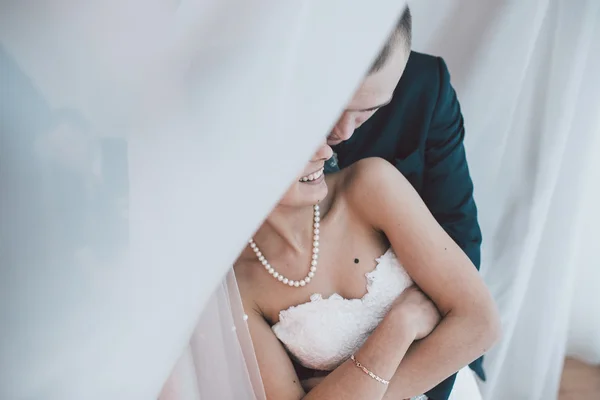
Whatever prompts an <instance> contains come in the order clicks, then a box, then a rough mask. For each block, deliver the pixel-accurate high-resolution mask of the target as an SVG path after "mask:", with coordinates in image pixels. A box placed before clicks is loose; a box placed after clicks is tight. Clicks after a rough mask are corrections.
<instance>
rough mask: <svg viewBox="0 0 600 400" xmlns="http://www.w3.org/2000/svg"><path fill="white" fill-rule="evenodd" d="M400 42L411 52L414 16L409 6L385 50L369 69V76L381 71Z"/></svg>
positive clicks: (405, 9)
mask: <svg viewBox="0 0 600 400" xmlns="http://www.w3.org/2000/svg"><path fill="white" fill-rule="evenodd" d="M399 41H402V42H403V44H404V46H406V48H407V50H410V48H411V42H412V16H411V14H410V9H409V8H408V6H406V7H404V11H403V12H402V15H401V16H400V19H399V20H398V21H397V22H396V26H395V27H394V31H393V32H392V34H391V35H390V37H389V38H388V40H387V42H386V43H385V45H384V46H383V49H381V52H380V53H379V55H378V56H377V58H376V59H375V62H374V63H373V64H372V65H371V68H370V69H369V75H370V74H373V73H375V72H377V71H379V70H380V69H381V68H382V67H383V66H384V65H385V63H386V61H387V59H388V58H389V56H390V53H391V52H392V50H393V49H394V46H395V45H396V44H397V43H398V42H399Z"/></svg>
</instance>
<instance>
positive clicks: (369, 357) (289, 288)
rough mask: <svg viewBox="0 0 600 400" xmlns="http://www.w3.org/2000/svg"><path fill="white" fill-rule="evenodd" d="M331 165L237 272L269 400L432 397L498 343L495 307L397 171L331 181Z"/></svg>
mask: <svg viewBox="0 0 600 400" xmlns="http://www.w3.org/2000/svg"><path fill="white" fill-rule="evenodd" d="M331 155H332V151H331V148H330V147H329V146H327V145H322V146H321V147H320V148H319V149H318V151H317V152H316V154H315V155H314V156H313V158H312V159H311V160H310V162H309V163H308V164H307V165H306V167H305V168H304V171H303V172H302V175H301V176H300V177H298V179H297V181H295V182H294V183H293V184H292V186H291V187H290V188H289V189H288V191H287V192H286V194H285V195H284V197H283V198H282V199H281V201H280V202H279V204H278V205H277V206H276V207H275V209H274V210H273V211H272V212H271V214H270V215H269V216H268V218H267V219H266V221H265V222H264V223H263V224H262V226H261V227H260V228H259V229H258V231H257V232H256V234H255V235H254V237H253V238H252V239H251V240H250V241H249V245H248V246H247V248H246V249H245V250H244V251H243V252H242V254H241V255H240V257H239V259H238V260H237V262H236V264H235V265H234V271H235V275H236V278H237V280H238V285H239V288H240V293H241V295H242V300H243V304H244V309H245V312H246V313H247V314H248V326H249V329H250V334H251V337H252V342H253V345H254V349H255V352H256V356H257V359H258V364H259V368H260V373H261V376H262V380H263V383H264V387H265V391H266V394H267V398H270V399H282V400H285V399H301V398H305V399H332V398H340V399H404V398H411V397H414V396H418V395H421V394H422V393H424V392H426V391H427V390H429V389H430V388H432V387H434V386H435V385H436V384H438V383H439V382H441V381H442V380H444V379H445V378H447V377H448V376H450V375H452V374H453V373H455V372H456V371H458V370H460V369H461V368H463V367H464V366H466V365H467V364H468V363H470V362H471V361H473V360H475V359H477V358H478V357H479V356H481V355H482V354H483V353H485V352H486V351H487V350H488V349H489V348H490V346H491V345H492V344H493V343H494V342H495V340H496V339H497V337H498V335H499V319H498V315H497V312H496V308H495V305H494V303H493V300H492V298H491V296H490V293H489V292H488V290H487V289H486V287H485V285H484V283H483V281H482V280H481V278H480V276H479V274H478V272H477V270H476V269H475V267H474V266H473V265H472V264H471V262H470V260H469V258H468V257H467V256H466V255H465V254H464V253H463V252H462V250H461V249H460V248H459V247H458V246H457V245H456V244H455V243H454V241H453V240H452V239H451V238H450V237H449V236H448V235H447V234H446V233H445V232H444V230H443V229H442V228H441V227H440V226H439V225H438V223H437V222H436V221H435V219H434V218H433V217H432V215H431V214H430V213H429V211H428V209H427V207H426V206H425V205H424V204H423V202H422V201H421V199H420V197H419V196H418V194H417V193H416V192H415V191H414V189H413V188H412V186H411V185H410V184H409V183H408V182H407V181H406V180H405V179H404V177H403V176H402V175H401V174H400V173H399V172H398V171H397V170H396V169H395V168H394V167H393V166H392V165H390V164H388V163H387V161H384V160H382V159H378V158H370V159H365V160H362V161H359V162H357V163H355V164H354V165H352V166H351V167H349V168H346V169H344V170H342V171H340V172H338V173H335V174H332V175H327V176H324V174H323V167H324V162H325V161H326V160H327V159H328V158H330V157H331ZM421 291H422V292H421ZM429 299H431V300H429ZM295 364H300V367H295ZM305 369H308V370H311V371H319V372H317V373H313V374H312V376H313V377H312V378H311V379H307V380H304V381H302V380H301V378H300V376H299V374H300V375H301V376H302V378H306V376H304V375H305V373H302V371H305ZM317 375H319V376H320V377H319V378H315V377H314V376H317ZM471 379H472V377H471ZM459 380H460V374H459ZM472 383H473V384H474V381H473V382H472ZM457 384H458V382H457ZM307 391H308V393H307ZM475 392H476V390H475ZM462 398H466V397H462ZM468 398H469V399H471V398H472V397H470V396H469V397H468Z"/></svg>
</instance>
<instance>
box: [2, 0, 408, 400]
mask: <svg viewBox="0 0 600 400" xmlns="http://www.w3.org/2000/svg"><path fill="white" fill-rule="evenodd" d="M403 5H404V2H403V1H399V2H398V1H391V0H386V1H379V2H377V3H375V4H367V3H365V2H361V3H354V4H348V3H347V2H345V1H338V0H336V1H327V2H321V1H314V0H304V1H298V2H281V1H263V2H246V1H233V0H228V1H222V0H220V1H217V0H204V1H187V0H185V1H175V0H174V1H170V0H150V1H148V0H143V1H142V0H128V1H113V0H111V1H105V2H102V3H98V4H91V3H89V2H83V3H82V2H73V1H69V0H59V1H52V2H50V1H48V2H39V3H37V4H36V7H35V8H31V7H29V5H28V4H25V3H20V2H8V3H3V4H2V5H0V38H1V47H0V56H1V57H2V58H1V61H2V64H1V65H0V67H1V70H0V79H1V81H0V83H1V84H2V90H1V92H2V103H1V104H2V108H1V117H2V129H1V131H0V134H1V135H2V136H1V140H0V152H1V153H0V163H1V164H0V174H2V175H1V177H2V180H1V181H0V196H1V200H2V202H1V205H2V210H1V217H2V220H1V223H2V226H1V231H0V239H1V240H2V242H1V245H2V248H0V257H2V258H1V260H0V265H1V266H2V269H1V276H0V327H1V328H0V329H1V332H2V334H0V354H1V355H2V357H0V371H1V372H2V373H1V375H0V398H2V399H10V400H12V399H43V400H55V399H56V400H58V399H60V400H66V399H90V400H94V399H107V398H110V399H127V400H136V399H140V400H147V399H152V398H156V396H157V395H158V392H159V390H160V388H161V386H162V384H163V382H164V380H165V379H166V377H167V376H168V374H169V372H170V371H171V369H172V367H173V365H174V364H175V361H176V360H177V359H178V357H179V355H180V354H181V352H182V351H183V350H184V348H185V347H186V344H187V343H188V342H189V339H190V336H191V334H192V331H193V330H194V327H195V326H196V323H197V320H198V317H199V315H200V314H201V311H202V309H203V306H204V305H205V304H206V302H207V301H208V299H209V297H210V295H211V293H212V292H213V290H214V289H215V288H216V287H217V285H218V284H219V282H220V281H221V280H222V279H223V277H224V276H225V272H226V270H227V269H228V267H229V266H230V265H231V264H232V262H233V261H234V259H235V258H236V256H237V254H238V252H239V250H240V249H241V248H242V246H243V245H244V244H245V243H246V240H247V238H248V237H250V235H251V233H252V231H253V230H254V229H255V228H256V227H257V226H258V224H259V222H260V221H261V219H262V218H263V217H264V216H265V215H266V214H267V213H268V211H269V209H270V208H271V207H272V206H273V205H274V204H275V203H276V201H277V199H278V197H279V196H280V195H281V194H282V193H283V191H284V189H285V188H286V187H287V185H288V183H289V180H290V177H292V176H294V175H295V173H296V172H297V170H299V169H300V168H301V167H302V165H303V164H304V162H305V160H306V159H308V157H309V156H310V154H311V152H312V150H313V149H314V148H315V146H316V145H317V143H318V142H319V140H322V138H323V134H324V132H327V131H328V130H329V127H330V126H331V124H332V123H333V121H335V119H336V116H337V115H338V114H339V112H340V110H341V109H342V108H343V105H344V104H345V103H346V102H347V100H348V99H349V98H350V97H351V94H352V92H353V89H354V87H355V86H356V85H357V84H358V82H359V81H360V78H361V77H362V75H363V74H364V71H365V70H367V69H368V66H369V65H370V62H371V60H372V59H373V58H374V56H375V55H376V53H377V51H378V47H379V44H380V43H382V42H383V41H384V39H385V38H386V37H387V35H388V33H389V31H390V29H391V27H392V26H393V24H394V22H395V21H394V20H395V19H396V16H397V15H399V14H400V11H401V10H402V7H403ZM356 26H361V29H360V30H357V29H355V27H356ZM59 109H63V110H64V109H67V110H64V111H65V112H62V111H61V112H58V110H59ZM119 165H120V167H119ZM124 176H125V177H128V178H129V179H128V184H126V185H124V184H123V182H121V181H119V178H123V177H124ZM123 186H126V187H127V189H126V190H124V189H123ZM221 329H225V328H224V327H223V326H221ZM215 367H216V366H215ZM201 372H202V373H205V371H201ZM226 372H227V371H226ZM228 372H232V374H231V375H229V376H227V379H228V382H229V383H231V384H232V385H235V384H236V382H238V381H240V380H242V379H243V377H238V376H237V375H235V374H233V372H235V369H231V370H230V371H228ZM203 376H204V377H206V376H207V375H206V374H204V375H203ZM196 378H198V379H199V380H200V379H201V378H202V377H201V376H198V377H196ZM209 378H210V376H209ZM238 378H239V379H240V380H238ZM192 388H193V385H192ZM200 392H201V391H200ZM220 394H223V393H217V394H215V395H212V396H211V395H208V396H204V397H205V398H206V397H208V398H225V397H223V396H220ZM230 394H231V398H236V399H237V398H239V396H238V395H239V393H237V392H235V391H233V392H231V393H230ZM247 394H248V396H249V397H251V394H250V393H247Z"/></svg>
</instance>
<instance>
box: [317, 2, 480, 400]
mask: <svg viewBox="0 0 600 400" xmlns="http://www.w3.org/2000/svg"><path fill="white" fill-rule="evenodd" d="M410 48H411V15H410V11H409V9H408V7H406V9H405V10H404V12H403V14H402V16H401V18H400V20H399V21H398V23H397V25H396V27H395V29H394V32H393V33H392V35H391V37H390V38H389V40H388V42H387V43H386V44H385V46H384V48H383V50H382V51H381V53H380V54H379V56H378V57H377V59H376V60H375V62H374V63H373V65H372V66H371V69H370V71H369V73H368V75H367V76H366V77H365V79H364V81H363V83H362V84H361V86H360V87H359V88H358V90H357V91H356V93H355V95H354V97H353V98H352V100H351V101H350V103H349V104H348V107H347V108H346V110H345V111H344V112H343V113H342V115H341V116H340V118H339V119H338V121H337V123H336V124H335V126H334V127H333V129H332V131H331V133H330V135H329V136H328V140H327V142H328V144H329V145H331V146H332V147H333V149H334V151H335V155H334V158H332V159H330V160H329V161H328V165H327V170H329V171H334V170H336V169H338V168H345V167H347V166H348V165H350V164H352V163H354V162H356V161H358V160H360V159H362V158H365V157H373V156H376V157H382V158H385V159H386V160H388V161H389V162H391V163H392V164H393V165H394V166H395V167H396V168H397V169H398V170H399V171H400V172H402V174H403V175H404V176H405V177H406V178H407V179H408V180H409V181H410V183H411V184H412V185H413V187H414V188H415V189H416V190H417V192H418V193H419V194H420V195H421V197H422V198H423V200H424V202H425V203H426V204H427V206H428V208H429V210H430V211H431V213H432V214H433V215H434V217H435V218H436V219H437V221H438V222H439V223H440V225H441V226H442V227H443V228H444V229H445V230H446V232H447V233H448V234H449V235H450V236H451V237H452V238H453V239H454V241H455V242H456V243H457V244H458V245H459V246H460V247H461V248H462V249H463V251H464V252H465V253H466V254H467V255H468V256H469V258H470V259H471V261H472V262H473V264H475V266H477V268H479V264H480V245H481V231H480V229H479V224H478V222H477V208H476V206H475V202H474V200H473V183H472V181H471V177H470V175H469V169H468V166H467V160H466V157H465V149H464V146H463V138H464V134H465V129H464V124H463V117H462V114H461V111H460V105H459V104H458V100H457V98H456V93H455V92H454V89H453V88H452V85H451V84H450V75H449V73H448V68H447V67H446V64H445V63H444V61H443V60H442V59H441V58H439V57H433V56H429V55H425V54H420V53H416V52H412V51H411V50H410ZM471 368H472V369H473V370H474V371H475V372H476V373H477V375H478V376H479V377H480V378H481V379H484V372H483V369H482V359H479V360H477V361H475V362H473V363H472V364H471ZM455 377H456V375H455V376H452V377H450V378H448V379H446V380H445V381H444V382H442V383H441V384H439V385H438V386H437V387H435V388H434V389H433V390H431V391H430V392H429V393H427V395H428V397H429V398H430V399H434V400H442V399H444V400H445V399H448V397H449V395H450V392H451V390H452V386H453V385H454V379H455Z"/></svg>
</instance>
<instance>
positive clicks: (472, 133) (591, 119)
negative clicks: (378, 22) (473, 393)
mask: <svg viewBox="0 0 600 400" xmlns="http://www.w3.org/2000/svg"><path fill="white" fill-rule="evenodd" d="M409 4H411V5H412V6H413V15H414V29H415V48H416V49H418V50H422V51H425V52H429V53H433V54H436V55H441V56H443V57H444V58H445V59H446V61H447V63H448V65H449V68H450V72H451V74H452V77H453V82H454V85H455V88H456V90H457V92H458V96H459V99H460V101H461V104H462V107H463V114H464V116H465V121H466V126H467V139H466V145H467V151H468V156H469V160H470V165H471V170H472V175H473V178H474V180H475V184H476V199H477V202H478V205H479V211H480V222H481V225H482V229H483V232H484V245H483V263H482V272H483V274H484V277H485V279H486V281H487V283H488V284H489V286H490V287H491V289H492V291H493V294H494V296H495V298H496V300H497V302H498V305H499V307H500V310H501V313H502V317H503V318H502V319H503V323H504V338H503V340H502V342H501V343H500V344H499V345H498V346H497V347H496V348H495V349H494V350H493V351H492V352H491V353H490V354H489V355H488V356H487V361H486V367H487V373H488V382H487V383H486V384H484V385H482V390H483V393H484V397H485V398H486V399H490V400H504V399H509V398H510V399H523V400H547V399H553V398H556V397H557V393H558V385H559V380H560V373H561V369H562V361H563V359H564V357H565V353H566V351H567V342H568V343H569V347H568V348H569V350H571V351H572V352H573V353H574V354H578V355H580V356H582V357H584V358H586V359H588V360H589V361H592V362H596V363H598V362H600V340H599V338H600V296H599V295H598V291H597V288H598V287H599V286H600V273H599V272H598V271H599V266H600V262H599V261H598V257H597V255H596V253H595V252H596V249H597V247H598V246H597V243H598V242H597V237H598V236H597V229H598V228H597V227H598V226H599V224H600V213H599V211H598V204H600V202H599V200H600V193H599V190H598V187H597V182H599V179H598V177H599V176H598V172H597V171H598V170H599V169H600V164H598V157H597V154H598V153H599V152H600V138H599V137H600V114H599V113H598V110H600V75H599V74H598V71H600V3H598V2H597V1H595V0H589V1H584V0H579V1H566V0H537V1H527V2H523V1H509V0H505V1H495V2H482V1H476V0H455V1H450V2H444V3H443V4H440V3H439V2H437V1H433V0H421V1H412V2H409Z"/></svg>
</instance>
